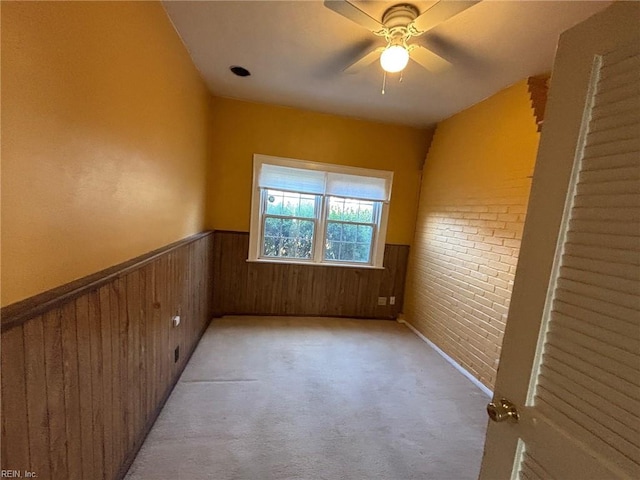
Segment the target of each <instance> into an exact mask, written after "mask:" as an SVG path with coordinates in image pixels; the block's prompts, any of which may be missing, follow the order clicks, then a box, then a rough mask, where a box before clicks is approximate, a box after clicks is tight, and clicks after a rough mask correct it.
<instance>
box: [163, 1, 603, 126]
mask: <svg viewBox="0 0 640 480" xmlns="http://www.w3.org/2000/svg"><path fill="white" fill-rule="evenodd" d="M352 3H354V4H356V5H357V6H358V7H359V8H360V9H362V10H364V11H365V12H367V13H368V14H369V15H370V16H372V17H375V18H378V19H380V18H381V16H382V13H383V12H384V10H385V9H386V8H388V7H389V6H391V5H394V4H396V3H399V2H398V1H395V2H394V1H391V2H390V1H384V2H383V1H367V0H354V1H353V2H352ZM411 3H413V4H414V5H415V6H416V7H418V8H419V9H420V11H421V12H422V11H424V9H425V8H427V7H428V6H429V5H431V4H432V3H433V2H432V1H413V2H411ZM610 3H611V2H599V1H563V2H559V1H524V0H520V1H491V0H484V1H482V2H481V3H479V4H476V5H474V6H473V7H471V8H469V9H467V10H465V11H463V12H462V13H460V14H459V15H457V16H455V17H453V18H451V19H449V20H448V21H446V22H445V23H443V24H440V25H439V26H437V27H436V28H434V29H432V30H430V31H429V32H428V33H427V34H425V35H423V36H422V37H419V38H418V39H417V41H419V42H421V43H423V44H424V45H425V46H428V47H429V48H431V49H432V50H433V51H435V52H436V53H438V54H440V55H442V56H444V57H446V58H447V59H448V60H450V61H451V62H452V63H453V64H454V65H453V67H452V68H450V69H449V70H447V71H446V72H443V73H439V74H433V73H430V72H428V71H427V70H424V69H423V68H421V67H419V66H418V65H417V64H415V63H413V62H410V63H409V66H408V67H407V68H406V69H405V71H404V78H403V82H402V83H398V77H397V75H395V76H391V77H390V78H389V79H388V84H387V89H386V94H385V95H381V93H380V92H381V87H382V69H381V68H380V64H379V63H378V62H375V63H373V64H372V65H370V66H368V67H366V69H364V70H363V71H361V72H359V73H357V74H347V73H344V72H342V70H343V69H344V68H345V67H347V66H348V65H350V64H351V63H352V62H353V61H354V60H356V59H357V58H358V56H359V55H360V54H362V53H364V52H365V51H368V49H370V48H371V47H372V46H374V45H375V46H379V45H384V41H383V40H382V39H380V38H379V37H376V36H374V35H373V34H372V33H370V32H369V31H368V30H365V29H364V28H362V27H360V26H359V25H357V24H355V23H353V22H351V21H349V20H347V19H346V18H344V17H342V16H340V15H338V14H337V13H335V12H333V11H331V10H329V9H328V8H326V7H325V6H324V5H323V3H322V1H319V0H311V1H305V0H297V1H269V0H264V1H247V0H236V1H219V0H218V1H165V2H164V7H165V9H166V11H167V13H168V14H169V17H170V18H171V20H172V21H173V23H174V25H175V27H176V29H177V31H178V33H179V34H180V36H181V37H182V39H183V41H184V43H185V45H186V47H187V49H188V50H189V52H190V54H191V57H192V58H193V61H194V62H195V64H196V66H197V68H198V69H199V70H200V72H201V73H202V75H203V77H204V79H205V81H206V82H207V85H208V86H209V89H210V90H211V92H212V93H213V94H214V95H217V96H224V97H232V98H238V99H243V100H251V101H257V102H262V103H271V104H277V105H285V106H291V107H299V108H304V109H308V110H315V111H320V112H326V113H334V114H339V115H347V116H352V117H358V118H364V119H370V120H379V121H385V122H390V123H399V124H406V125H413V126H419V127H425V126H430V125H433V124H434V123H436V122H438V121H440V120H443V119H445V118H447V117H449V116H451V115H453V114H455V113H457V112H459V111H461V110H464V109H465V108H467V107H469V106H471V105H474V104H475V103H478V102H479V101H481V100H483V99H484V98H487V97H489V96H491V95H492V94H494V93H496V92H497V91H499V90H501V89H502V88H504V87H506V86H509V85H511V84H513V83H515V82H517V81H519V80H521V79H523V78H525V77H528V76H531V75H537V74H541V73H545V72H548V71H550V70H551V66H552V64H553V56H554V52H555V48H556V43H557V40H558V36H559V35H560V33H561V32H563V31H564V30H566V29H568V28H570V27H571V26H573V25H575V24H576V23H579V22H580V21H582V20H583V19H585V18H587V17H589V16H591V15H593V14H594V13H595V12H597V11H600V10H602V9H603V8H605V7H606V6H607V5H609V4H610ZM231 65H240V66H243V67H245V68H247V69H248V70H250V71H251V74H252V75H251V76H250V77H246V78H240V77H237V76H235V75H233V74H232V73H231V72H230V71H229V66H231Z"/></svg>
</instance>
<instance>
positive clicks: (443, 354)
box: [398, 317, 493, 398]
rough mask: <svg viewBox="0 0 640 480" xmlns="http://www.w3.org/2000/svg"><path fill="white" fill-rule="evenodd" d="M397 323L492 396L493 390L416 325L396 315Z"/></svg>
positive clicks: (483, 391) (488, 395)
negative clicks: (406, 328)
mask: <svg viewBox="0 0 640 480" xmlns="http://www.w3.org/2000/svg"><path fill="white" fill-rule="evenodd" d="M398 323H403V324H405V325H406V326H407V327H409V330H411V331H412V332H413V333H415V334H416V335H417V336H418V337H420V339H421V340H422V341H424V342H425V343H426V344H427V345H429V346H430V347H431V348H433V349H434V350H435V351H436V352H437V353H438V354H439V355H440V356H441V357H442V358H444V359H445V360H446V361H447V362H448V363H450V364H451V366H452V367H453V368H455V369H456V370H458V371H459V372H460V373H461V374H462V375H464V376H465V377H467V378H468V379H469V380H470V381H471V383H473V384H474V385H475V386H476V387H478V388H479V389H480V390H482V393H484V394H485V395H486V396H487V397H489V398H493V392H492V391H491V390H490V389H489V388H488V387H487V386H486V385H484V384H483V383H482V382H480V380H478V379H477V378H476V377H474V376H473V375H472V374H471V373H470V372H469V371H468V370H466V369H465V368H464V367H463V366H462V365H460V364H459V363H458V362H456V361H455V360H454V359H453V358H451V357H450V356H449V355H447V354H446V353H445V352H444V351H443V350H442V349H441V348H439V347H438V346H437V345H436V344H435V343H433V342H432V341H431V340H429V339H428V338H427V337H425V336H424V335H423V334H422V333H420V332H419V331H418V329H417V328H416V327H414V326H413V325H411V323H409V322H407V321H406V320H405V319H404V318H401V317H398Z"/></svg>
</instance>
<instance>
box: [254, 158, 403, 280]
mask: <svg viewBox="0 0 640 480" xmlns="http://www.w3.org/2000/svg"><path fill="white" fill-rule="evenodd" d="M263 164H269V165H277V166H282V167H291V168H298V169H307V170H317V171H321V172H326V173H337V174H347V175H359V176H365V177H376V178H382V179H385V180H386V181H387V182H388V185H389V197H390V196H391V186H392V183H393V172H391V171H386V170H374V169H370V168H359V167H347V166H344V165H333V164H328V163H320V162H311V161H305V160H296V159H292V158H282V157H273V156H270V155H262V154H254V156H253V184H252V190H251V224H250V231H249V255H248V259H247V261H249V262H262V263H297V264H305V265H325V266H327V265H331V266H338V267H351V268H353V267H357V268H377V269H382V268H384V267H383V260H384V247H385V241H386V236H387V223H388V218H389V201H379V202H378V201H374V205H375V204H378V205H379V207H378V208H374V215H375V217H376V218H374V221H375V223H376V226H375V227H374V231H373V238H372V241H371V255H370V261H369V263H362V262H346V261H340V260H325V259H324V245H323V242H324V240H325V230H326V223H327V221H328V220H327V217H328V208H329V207H328V204H329V202H328V197H329V196H330V195H327V194H325V195H323V194H320V195H319V199H318V201H317V202H316V216H315V218H314V219H309V220H314V222H315V226H314V239H313V242H314V244H313V249H312V258H311V259H301V258H280V257H265V256H262V243H263V238H262V235H263V230H264V229H263V214H264V211H265V201H264V199H265V194H264V193H263V192H262V191H261V189H260V186H259V184H258V180H259V175H260V171H261V168H262V165H263Z"/></svg>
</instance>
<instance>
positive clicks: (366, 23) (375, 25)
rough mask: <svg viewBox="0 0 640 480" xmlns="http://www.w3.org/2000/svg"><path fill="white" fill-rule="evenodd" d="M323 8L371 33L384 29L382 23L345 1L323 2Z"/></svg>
mask: <svg viewBox="0 0 640 480" xmlns="http://www.w3.org/2000/svg"><path fill="white" fill-rule="evenodd" d="M324 6H325V7H327V8H328V9H329V10H333V11H334V12H336V13H339V14H340V15H342V16H343V17H345V18H348V19H349V20H351V21H352V22H355V23H357V24H358V25H360V26H362V27H364V28H366V29H367V30H371V31H372V32H378V31H380V30H382V29H383V28H384V25H382V23H380V22H379V21H378V20H376V19H375V18H373V17H370V16H369V15H368V14H366V13H365V12H363V11H362V10H360V9H359V8H358V7H356V6H355V5H354V4H353V3H350V2H348V1H347V0H324Z"/></svg>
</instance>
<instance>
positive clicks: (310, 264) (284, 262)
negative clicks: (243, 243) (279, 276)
mask: <svg viewBox="0 0 640 480" xmlns="http://www.w3.org/2000/svg"><path fill="white" fill-rule="evenodd" d="M246 261H247V263H270V264H276V265H306V266H308V267H339V268H358V269H366V270H384V267H376V266H374V265H361V264H357V263H331V262H326V263H315V262H296V261H295V260H267V259H264V258H248V259H247V260H246Z"/></svg>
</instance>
